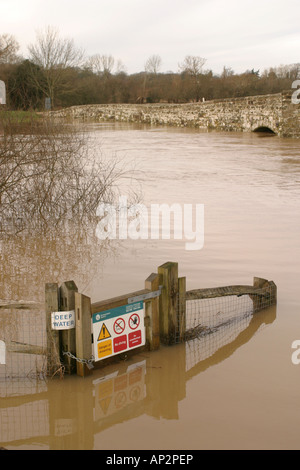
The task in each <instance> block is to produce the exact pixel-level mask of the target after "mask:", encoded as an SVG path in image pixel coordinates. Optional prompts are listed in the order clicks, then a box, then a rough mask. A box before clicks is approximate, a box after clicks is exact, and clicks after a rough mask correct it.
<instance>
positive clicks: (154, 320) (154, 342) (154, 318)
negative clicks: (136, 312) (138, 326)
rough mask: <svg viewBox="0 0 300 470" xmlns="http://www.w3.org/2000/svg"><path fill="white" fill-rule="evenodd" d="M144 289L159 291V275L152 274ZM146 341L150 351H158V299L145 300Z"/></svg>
mask: <svg viewBox="0 0 300 470" xmlns="http://www.w3.org/2000/svg"><path fill="white" fill-rule="evenodd" d="M145 289H149V290H151V291H152V292H153V291H157V290H159V275H158V274H155V273H152V274H150V276H149V277H148V278H147V279H146V281H145ZM145 326H146V341H147V343H148V344H149V348H150V350H155V349H159V346H160V339H159V297H154V298H153V299H149V300H145Z"/></svg>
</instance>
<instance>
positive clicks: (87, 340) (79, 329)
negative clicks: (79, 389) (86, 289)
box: [75, 292, 92, 377]
mask: <svg viewBox="0 0 300 470" xmlns="http://www.w3.org/2000/svg"><path fill="white" fill-rule="evenodd" d="M91 311H92V310H91V299H90V298H89V297H87V296H86V295H83V294H79V293H78V292H75V317H76V357H77V358H78V359H84V360H86V361H89V360H90V359H91V357H92V327H91ZM91 373H92V372H91V370H90V369H89V368H88V366H87V364H86V363H84V362H80V361H77V375H80V377H85V376H87V375H90V374H91Z"/></svg>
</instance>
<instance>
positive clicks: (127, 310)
mask: <svg viewBox="0 0 300 470" xmlns="http://www.w3.org/2000/svg"><path fill="white" fill-rule="evenodd" d="M93 336H94V338H96V339H97V341H96V342H95V343H94V356H95V361H99V360H101V359H104V358H106V357H108V356H114V355H115V354H119V353H122V352H125V351H128V350H130V349H133V348H137V347H139V346H143V345H144V344H145V326H144V304H143V302H135V303H132V304H128V305H122V306H121V307H117V308H113V309H111V310H105V311H104V312H98V313H94V315H93Z"/></svg>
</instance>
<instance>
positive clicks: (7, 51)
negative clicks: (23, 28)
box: [0, 34, 20, 64]
mask: <svg viewBox="0 0 300 470" xmlns="http://www.w3.org/2000/svg"><path fill="white" fill-rule="evenodd" d="M19 47H20V46H19V43H18V42H17V40H16V39H15V38H14V36H12V35H11V34H1V35H0V63H1V64H3V63H5V64H7V63H13V62H16V61H17V59H18V57H17V51H18V50H19Z"/></svg>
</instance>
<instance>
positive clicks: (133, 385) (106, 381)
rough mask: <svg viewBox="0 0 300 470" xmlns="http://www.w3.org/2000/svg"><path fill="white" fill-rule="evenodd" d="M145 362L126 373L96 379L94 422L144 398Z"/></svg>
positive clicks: (133, 366) (133, 365) (137, 364)
mask: <svg viewBox="0 0 300 470" xmlns="http://www.w3.org/2000/svg"><path fill="white" fill-rule="evenodd" d="M145 376H146V361H145V360H144V361H141V362H137V363H135V364H132V365H130V366H129V367H128V369H127V371H126V373H124V374H122V375H119V372H118V371H116V372H113V373H110V374H109V375H107V376H106V377H101V378H98V379H96V380H95V381H94V382H93V384H94V387H95V389H94V396H95V409H94V411H95V420H96V421H98V420H101V419H103V418H104V417H107V416H110V415H113V414H115V413H118V412H120V410H123V409H124V408H126V407H127V406H131V405H132V404H133V403H137V402H139V401H141V400H143V399H144V398H145V397H146V386H145Z"/></svg>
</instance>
